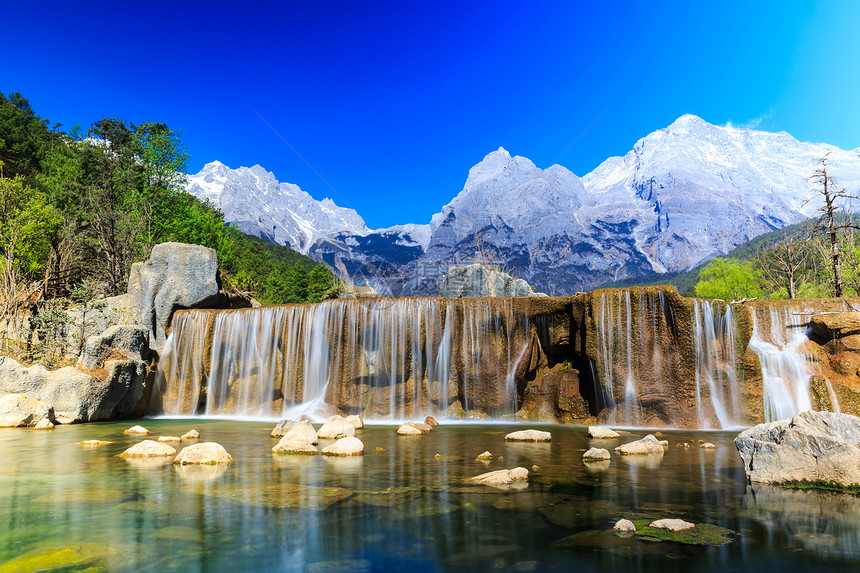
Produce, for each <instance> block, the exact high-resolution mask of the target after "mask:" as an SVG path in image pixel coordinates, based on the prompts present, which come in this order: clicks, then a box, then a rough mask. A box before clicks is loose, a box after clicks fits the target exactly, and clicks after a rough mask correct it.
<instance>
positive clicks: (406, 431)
mask: <svg viewBox="0 0 860 573" xmlns="http://www.w3.org/2000/svg"><path fill="white" fill-rule="evenodd" d="M397 435H398V436H423V435H424V432H422V431H421V430H419V429H418V428H416V427H415V426H414V425H413V424H410V423H409V422H407V423H405V424H401V425H400V427H398V428H397Z"/></svg>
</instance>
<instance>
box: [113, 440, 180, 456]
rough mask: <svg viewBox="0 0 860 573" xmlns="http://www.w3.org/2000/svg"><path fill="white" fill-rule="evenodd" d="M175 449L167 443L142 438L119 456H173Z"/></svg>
mask: <svg viewBox="0 0 860 573" xmlns="http://www.w3.org/2000/svg"><path fill="white" fill-rule="evenodd" d="M175 455H176V450H175V449H173V448H172V447H170V446H168V445H167V444H160V443H158V442H156V441H155V440H143V441H142V442H139V443H137V444H135V445H133V446H132V447H130V448H129V449H127V450H126V451H124V452H123V453H121V454H119V457H121V458H158V457H162V456H175Z"/></svg>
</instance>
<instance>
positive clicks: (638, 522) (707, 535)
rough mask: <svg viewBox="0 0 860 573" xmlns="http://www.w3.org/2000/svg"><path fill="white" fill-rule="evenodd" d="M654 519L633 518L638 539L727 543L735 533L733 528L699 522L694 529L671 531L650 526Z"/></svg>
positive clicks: (697, 543) (700, 543)
mask: <svg viewBox="0 0 860 573" xmlns="http://www.w3.org/2000/svg"><path fill="white" fill-rule="evenodd" d="M652 521H653V520H651V519H635V520H633V525H635V526H636V531H635V532H634V533H633V535H634V536H635V537H636V538H637V539H642V540H646V541H670V542H672V543H681V544H684V545H725V544H727V543H731V541H732V540H731V538H730V537H729V536H730V535H732V534H733V533H734V531H732V530H731V529H726V528H725V527H720V526H718V525H711V524H708V523H698V524H696V526H695V527H693V528H692V529H685V530H684V531H670V530H668V529H658V528H656V527H648V524H649V523H651V522H652Z"/></svg>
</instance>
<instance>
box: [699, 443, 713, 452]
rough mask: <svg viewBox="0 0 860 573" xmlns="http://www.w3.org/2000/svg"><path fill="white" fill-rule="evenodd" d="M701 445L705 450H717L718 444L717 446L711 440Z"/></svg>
mask: <svg viewBox="0 0 860 573" xmlns="http://www.w3.org/2000/svg"><path fill="white" fill-rule="evenodd" d="M699 447H700V448H702V449H703V450H715V449H717V446H715V445H714V444H712V443H711V442H705V443H704V444H702V445H701V446H699Z"/></svg>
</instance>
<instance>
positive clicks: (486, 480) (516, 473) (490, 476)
mask: <svg viewBox="0 0 860 573" xmlns="http://www.w3.org/2000/svg"><path fill="white" fill-rule="evenodd" d="M528 477H529V470H527V469H526V468H514V469H512V470H496V471H494V472H487V473H485V474H481V475H478V476H475V477H473V478H469V481H472V482H475V483H479V484H482V485H493V486H499V485H511V484H513V483H514V482H518V481H525V480H527V479H528Z"/></svg>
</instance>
